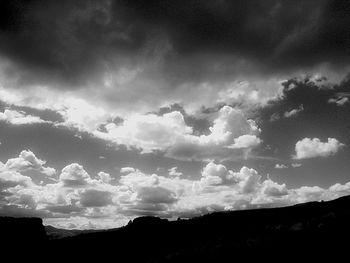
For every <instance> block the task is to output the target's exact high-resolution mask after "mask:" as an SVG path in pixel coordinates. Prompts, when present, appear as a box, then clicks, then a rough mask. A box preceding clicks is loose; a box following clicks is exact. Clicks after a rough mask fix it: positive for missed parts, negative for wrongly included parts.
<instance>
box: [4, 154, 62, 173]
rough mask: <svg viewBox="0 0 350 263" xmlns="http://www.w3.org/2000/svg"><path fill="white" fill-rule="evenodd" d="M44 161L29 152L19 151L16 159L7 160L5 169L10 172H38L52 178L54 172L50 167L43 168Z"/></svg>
mask: <svg viewBox="0 0 350 263" xmlns="http://www.w3.org/2000/svg"><path fill="white" fill-rule="evenodd" d="M45 164H46V161H44V160H41V159H38V158H37V157H36V156H35V154H34V153H33V152H32V151H30V150H24V151H21V153H20V154H19V156H18V157H16V158H11V159H8V160H7V162H6V163H5V167H4V168H5V169H7V170H12V171H22V172H23V171H28V170H35V171H39V172H41V173H43V174H45V175H47V176H53V175H54V174H55V173H56V170H55V169H54V168H52V167H45V166H44V165H45Z"/></svg>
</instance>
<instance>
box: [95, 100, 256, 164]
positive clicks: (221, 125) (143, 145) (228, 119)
mask: <svg viewBox="0 0 350 263" xmlns="http://www.w3.org/2000/svg"><path fill="white" fill-rule="evenodd" d="M105 129H106V132H101V131H96V132H94V134H95V136H98V137H100V138H103V139H105V140H108V141H112V142H115V143H117V144H124V145H127V146H129V147H135V148H138V149H140V150H141V151H142V153H150V152H153V151H163V152H165V154H166V155H167V156H168V157H172V158H177V159H184V160H190V159H199V160H203V159H225V158H227V157H228V156H235V155H236V156H237V155H243V153H247V152H249V151H250V150H251V149H252V148H254V147H256V146H257V145H259V144H260V143H261V140H260V139H259V138H258V135H259V134H260V129H259V128H258V126H257V125H256V123H255V122H254V121H253V120H249V119H247V118H246V117H245V115H244V113H243V112H242V111H240V110H237V109H234V108H232V107H229V106H224V107H222V108H221V109H220V110H219V112H218V113H217V117H216V118H215V119H214V121H213V125H212V126H211V127H209V131H210V133H209V134H208V135H195V134H194V132H193V129H192V127H190V126H188V125H187V124H186V123H185V120H184V116H183V115H182V114H181V113H180V112H179V111H173V112H170V113H166V114H164V115H162V116H159V115H155V114H147V115H134V116H131V117H130V118H128V119H126V120H124V122H123V123H122V124H119V125H117V124H114V123H109V124H107V125H106V126H105Z"/></svg>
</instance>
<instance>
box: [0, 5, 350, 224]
mask: <svg viewBox="0 0 350 263" xmlns="http://www.w3.org/2000/svg"><path fill="white" fill-rule="evenodd" d="M349 14H350V3H349V1H346V0H317V1H316V0H310V1H301V0H293V1H291V0H285V1H282V0H280V1H278V0H267V1H258V0H249V1H247V0H244V1H243V0H237V1H225V0H220V1H201V0H186V1H175V0H167V1H160V0H149V1H140V0H135V1H132V0H131V1H117V0H115V1H113V0H101V1H92V0H91V1H88V0H74V1H68V0H62V1H53V0H45V1H44V0H27V1H24V0H11V1H10V0H4V1H1V3H0V142H1V144H0V216H38V217H41V218H43V220H44V223H45V224H50V225H53V226H56V227H60V228H70V229H72V228H77V229H87V228H98V229H99V228H113V227H119V226H122V225H124V224H126V223H127V222H128V221H129V220H131V219H133V218H135V217H138V216H145V215H152V216H159V217H163V218H168V219H176V218H179V217H180V218H191V217H194V216H199V215H202V214H206V213H211V212H215V211H228V210H239V209H251V208H261V207H278V206H286V205H293V204H297V203H303V202H308V201H320V200H331V199H334V198H337V197H340V196H343V195H347V194H350V174H349V172H350V162H349V161H350V159H349V157H350V150H349V146H350V136H349V135H350V122H349V121H350V75H349V72H350V49H349V47H350V37H349V36H350V28H349V24H350V15H349Z"/></svg>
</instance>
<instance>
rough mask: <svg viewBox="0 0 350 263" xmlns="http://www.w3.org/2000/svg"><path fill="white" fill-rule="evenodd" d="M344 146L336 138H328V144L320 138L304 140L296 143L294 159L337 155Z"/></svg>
mask: <svg viewBox="0 0 350 263" xmlns="http://www.w3.org/2000/svg"><path fill="white" fill-rule="evenodd" d="M344 146H345V145H344V144H343V143H341V142H339V141H338V140H337V139H334V138H328V141H327V142H321V141H320V139H318V138H313V139H310V138H304V139H302V140H300V141H298V142H297V143H296V145H295V155H294V156H293V158H294V159H307V158H315V157H328V156H331V155H334V154H336V153H337V152H338V151H339V150H340V149H341V148H342V147H344Z"/></svg>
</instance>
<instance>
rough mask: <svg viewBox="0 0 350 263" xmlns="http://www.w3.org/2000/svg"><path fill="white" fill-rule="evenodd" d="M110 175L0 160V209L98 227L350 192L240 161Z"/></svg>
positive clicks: (346, 187) (341, 186)
mask: <svg viewBox="0 0 350 263" xmlns="http://www.w3.org/2000/svg"><path fill="white" fill-rule="evenodd" d="M171 171H176V169H170V172H171ZM94 178H95V179H94ZM110 178H111V177H110V175H109V174H107V173H103V172H100V173H98V175H97V176H96V177H92V176H90V175H89V174H88V173H87V172H86V171H85V169H84V168H83V167H82V166H81V165H79V164H76V163H73V164H70V165H67V166H66V167H64V168H63V169H62V172H61V174H60V176H59V179H58V181H56V182H54V183H48V182H46V183H44V184H37V183H35V182H34V181H33V180H32V179H31V177H30V176H26V175H23V174H22V171H15V170H14V169H12V168H11V167H10V166H9V167H6V165H5V164H2V165H1V169H0V212H1V211H3V210H6V209H8V207H10V206H11V207H12V208H13V209H12V210H11V211H12V212H11V213H13V214H15V213H18V214H21V215H25V214H28V215H34V214H41V215H42V216H43V217H44V220H45V222H50V223H51V224H54V225H56V226H62V222H63V221H65V222H66V223H67V224H66V225H65V227H67V226H68V223H72V224H73V223H74V225H75V226H78V227H82V228H84V227H85V228H86V227H89V226H88V224H87V223H86V222H87V219H94V218H98V219H99V220H98V222H99V224H98V227H100V228H103V227H107V226H119V225H120V224H122V223H121V222H123V223H124V222H126V221H127V219H130V218H133V217H135V216H139V215H156V216H161V217H167V218H176V217H177V216H181V217H191V216H195V215H201V214H203V213H208V212H212V211H222V210H230V209H246V208H253V207H256V206H261V205H269V206H283V205H290V204H296V203H300V202H307V201H317V200H330V199H333V198H336V197H339V196H343V195H346V194H349V193H350V186H349V183H346V184H335V185H333V186H331V187H329V188H328V189H325V188H321V187H318V186H302V187H300V188H295V189H288V187H287V186H286V184H283V183H282V184H281V183H277V182H275V181H273V180H272V179H271V178H269V177H267V179H263V176H261V175H260V174H259V173H258V171H256V170H255V169H252V168H248V167H245V166H243V167H242V168H241V169H239V170H237V171H234V170H230V169H228V168H227V167H226V166H225V165H223V164H220V163H215V162H209V163H207V164H206V165H205V166H204V167H203V169H202V171H201V174H200V176H199V177H198V178H192V179H185V178H182V177H180V176H161V175H157V174H146V173H143V172H141V171H140V170H137V169H130V167H129V168H128V169H124V173H123V174H122V175H121V177H120V178H119V179H118V180H110ZM6 211H7V210H6ZM113 221H114V225H113V223H112V222H113ZM94 222H95V223H97V221H94Z"/></svg>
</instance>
